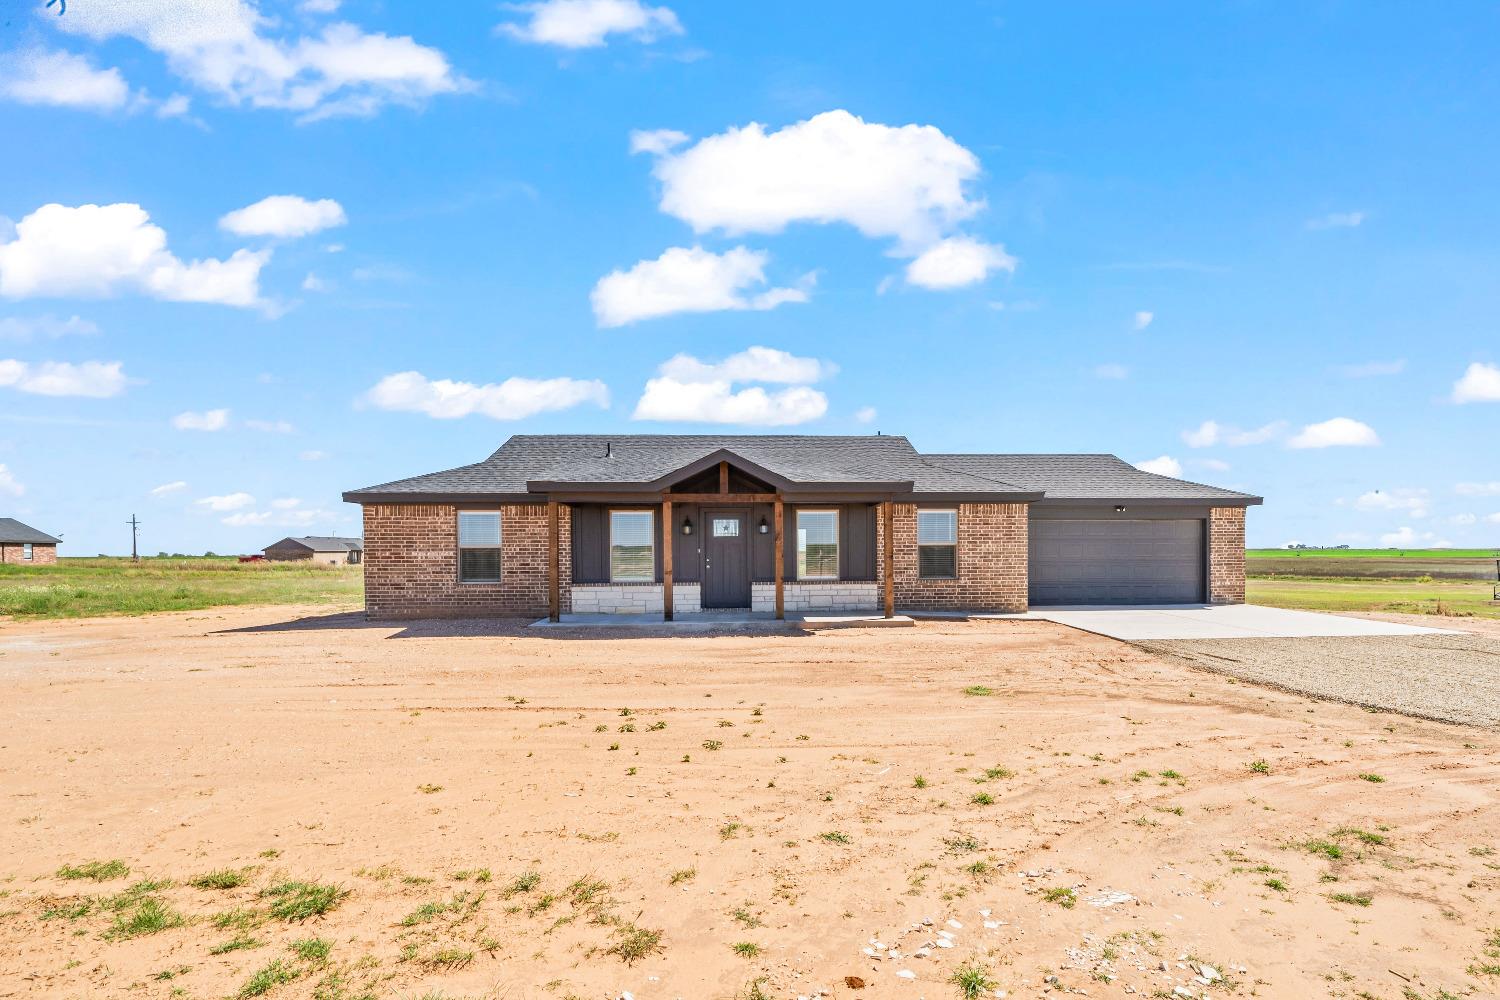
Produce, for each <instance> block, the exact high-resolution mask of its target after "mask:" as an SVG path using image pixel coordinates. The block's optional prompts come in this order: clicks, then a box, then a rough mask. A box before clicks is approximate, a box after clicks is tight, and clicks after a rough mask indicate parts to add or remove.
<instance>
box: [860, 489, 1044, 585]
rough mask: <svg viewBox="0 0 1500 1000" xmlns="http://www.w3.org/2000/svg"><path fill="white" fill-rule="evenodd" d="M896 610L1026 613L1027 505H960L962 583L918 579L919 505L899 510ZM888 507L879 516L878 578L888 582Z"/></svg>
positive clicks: (895, 540) (896, 519)
mask: <svg viewBox="0 0 1500 1000" xmlns="http://www.w3.org/2000/svg"><path fill="white" fill-rule="evenodd" d="M894 506H895V516H894V518H893V521H892V523H893V526H894V538H893V539H892V542H893V548H894V549H895V564H896V565H895V569H896V573H895V590H896V607H897V608H898V609H903V608H904V609H909V610H913V611H1025V610H1026V589H1027V582H1026V553H1027V547H1028V540H1027V527H1026V526H1027V505H1026V504H1017V503H965V504H959V505H958V578H957V579H953V580H930V579H926V580H924V579H922V578H920V577H919V576H918V575H917V505H916V504H909V503H898V504H895V505H894ZM884 509H885V508H884V506H881V507H880V508H878V509H877V510H878V513H877V516H876V531H875V539H876V546H875V550H876V557H875V562H876V567H875V568H876V577H877V579H882V580H883V579H884V573H885V524H884V516H885V515H884ZM882 599H883V596H882Z"/></svg>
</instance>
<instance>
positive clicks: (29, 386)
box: [0, 359, 128, 399]
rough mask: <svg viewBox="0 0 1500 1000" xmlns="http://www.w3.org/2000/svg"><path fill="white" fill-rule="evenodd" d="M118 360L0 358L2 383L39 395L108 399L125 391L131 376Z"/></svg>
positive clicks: (0, 379)
mask: <svg viewBox="0 0 1500 1000" xmlns="http://www.w3.org/2000/svg"><path fill="white" fill-rule="evenodd" d="M121 366H122V362H119V361H84V362H80V363H79V364H72V363H71V362H67V361H42V362H38V363H37V364H31V363H29V362H26V361H16V360H14V359H9V360H5V361H0V386H3V387H5V388H8V389H15V390H17V391H18V392H28V393H31V394H32V395H36V396H89V397H92V398H94V399H107V398H109V397H110V396H118V395H119V394H120V393H122V392H124V391H125V385H126V383H127V382H128V379H126V377H125V372H124V371H123V370H121Z"/></svg>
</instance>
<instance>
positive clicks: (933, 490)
mask: <svg viewBox="0 0 1500 1000" xmlns="http://www.w3.org/2000/svg"><path fill="white" fill-rule="evenodd" d="M720 451H728V452H731V453H732V454H734V455H737V456H739V457H740V458H742V459H744V460H745V461H746V462H749V463H753V464H754V465H755V466H758V467H760V468H761V469H764V470H765V471H766V472H768V473H771V474H773V475H775V476H779V477H780V478H782V479H784V480H787V481H789V482H791V483H795V484H798V485H801V486H806V487H817V486H818V485H819V484H835V483H836V484H848V486H849V487H851V488H857V486H858V485H860V484H868V485H869V487H870V488H871V489H872V490H878V489H900V490H902V491H903V492H904V491H905V490H906V489H908V487H906V486H905V484H906V483H910V484H911V486H910V487H909V489H910V491H911V492H912V493H914V494H917V495H923V494H928V495H943V494H947V495H960V494H963V495H968V494H989V495H1012V496H1015V498H1016V499H1023V498H1024V499H1036V495H1037V494H1040V493H1045V494H1046V498H1047V499H1053V498H1057V499H1080V500H1082V499H1106V498H1119V499H1141V500H1145V499H1155V500H1238V501H1240V502H1247V501H1248V502H1257V501H1258V498H1255V497H1250V496H1248V495H1247V494H1244V493H1236V492H1235V491H1233V490H1221V489H1218V488H1216V487H1212V486H1202V485H1200V484H1197V483H1188V482H1184V481H1182V480H1177V479H1170V478H1168V477H1165V476H1156V475H1152V474H1151V473H1147V472H1141V471H1140V470H1139V469H1136V468H1135V467H1133V466H1131V465H1129V464H1127V463H1125V462H1123V461H1121V460H1120V459H1118V458H1116V457H1115V456H1113V455H921V454H919V453H918V452H917V450H916V449H915V448H913V447H912V444H911V442H910V441H908V440H907V439H906V438H905V437H901V436H899V435H898V436H886V435H859V436H842V437H840V436H813V435H795V434H753V435H752V434H535V435H534V434H517V435H515V436H514V437H511V438H510V439H509V440H507V441H506V442H505V443H504V444H503V445H501V446H500V448H499V449H498V450H496V451H495V453H494V454H493V455H491V456H490V457H489V458H487V459H485V460H484V461H483V462H477V463H475V464H473V465H465V466H460V467H459V468H456V469H448V470H446V471H443V472H434V473H429V474H427V475H423V476H414V477H412V478H410V479H400V480H397V481H395V482H390V483H382V484H380V485H378V486H370V487H366V488H365V489H361V490H352V491H350V492H348V493H345V494H344V499H345V500H349V501H353V502H356V503H358V502H375V501H376V500H378V499H392V500H399V499H401V498H403V497H418V496H420V497H440V496H454V497H464V498H476V497H488V496H496V497H501V496H524V495H526V494H527V493H528V484H546V483H554V484H563V483H566V484H618V485H619V486H620V487H621V488H622V489H635V488H640V487H642V486H643V485H644V484H648V483H655V482H657V481H659V480H662V479H663V478H664V477H667V476H669V475H671V474H672V473H675V472H677V471H678V470H680V469H683V468H684V467H686V466H690V465H692V464H693V463H695V462H699V461H701V460H703V459H707V458H709V457H710V456H712V455H714V454H715V453H717V452H720Z"/></svg>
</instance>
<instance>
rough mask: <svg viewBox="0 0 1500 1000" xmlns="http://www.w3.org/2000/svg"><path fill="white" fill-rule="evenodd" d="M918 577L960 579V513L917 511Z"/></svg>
mask: <svg viewBox="0 0 1500 1000" xmlns="http://www.w3.org/2000/svg"><path fill="white" fill-rule="evenodd" d="M917 575H918V576H919V577H922V578H924V579H936V580H943V579H950V580H951V579H953V578H954V577H956V576H958V511H956V510H918V511H917Z"/></svg>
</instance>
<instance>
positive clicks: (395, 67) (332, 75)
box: [52, 0, 472, 121]
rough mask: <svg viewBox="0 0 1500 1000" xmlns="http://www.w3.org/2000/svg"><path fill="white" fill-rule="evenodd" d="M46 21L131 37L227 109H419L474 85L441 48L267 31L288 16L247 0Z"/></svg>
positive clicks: (154, 3)
mask: <svg viewBox="0 0 1500 1000" xmlns="http://www.w3.org/2000/svg"><path fill="white" fill-rule="evenodd" d="M52 21H53V23H55V24H56V25H57V26H58V27H59V28H61V29H63V30H64V31H72V32H75V33H77V34H82V35H86V36H88V37H89V38H92V39H94V40H95V41H103V40H105V39H109V38H115V37H119V36H127V37H130V38H134V39H135V40H137V41H139V42H141V43H142V44H144V45H146V46H148V47H149V48H151V49H153V50H155V51H157V52H159V53H161V54H162V55H163V56H164V57H165V58H166V62H167V67H168V68H169V69H170V70H171V71H172V72H173V73H175V74H176V75H177V76H179V77H182V78H184V79H187V80H189V81H191V82H192V83H194V84H195V85H197V86H198V87H200V88H202V89H203V90H205V91H208V92H209V93H212V94H215V95H217V96H218V97H220V98H222V99H223V100H224V101H225V102H226V103H228V104H230V105H234V106H248V107H252V108H277V109H282V110H288V111H293V112H297V113H298V114H299V116H300V118H301V120H303V121H312V120H316V119H319V118H326V117H330V116H333V115H372V114H375V113H376V112H377V111H379V110H381V109H382V108H383V107H385V106H386V105H388V104H401V105H406V106H419V105H421V104H422V103H424V102H425V101H426V100H427V99H429V98H431V97H433V96H435V95H438V94H446V93H453V92H455V91H460V90H466V89H470V88H471V87H472V84H470V83H469V81H467V80H465V79H463V78H462V77H461V76H458V75H456V74H455V73H454V72H453V70H452V68H451V67H450V66H449V64H448V60H447V58H446V57H445V56H444V55H443V53H442V52H440V51H438V50H437V49H435V48H430V47H428V46H425V45H419V44H417V42H415V41H413V40H412V39H411V38H410V37H407V36H399V37H393V36H390V35H384V34H379V33H368V32H365V31H364V30H363V29H361V28H359V27H357V26H356V25H353V24H350V23H348V22H344V21H339V22H335V23H332V24H329V25H327V26H325V27H324V28H323V29H322V30H321V31H320V32H319V33H318V34H316V35H297V34H286V35H284V37H274V36H273V34H272V32H274V31H276V30H277V29H284V28H286V27H287V22H285V21H282V20H280V19H277V18H274V17H269V16H265V15H262V14H261V13H260V11H259V10H258V8H257V7H256V5H255V3H254V2H253V0H195V2H193V3H182V2H181V0H131V2H128V3H127V2H121V0H117V2H112V3H84V4H79V3H75V4H73V5H71V9H69V11H68V14H67V16H66V17H59V18H54V19H52Z"/></svg>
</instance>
